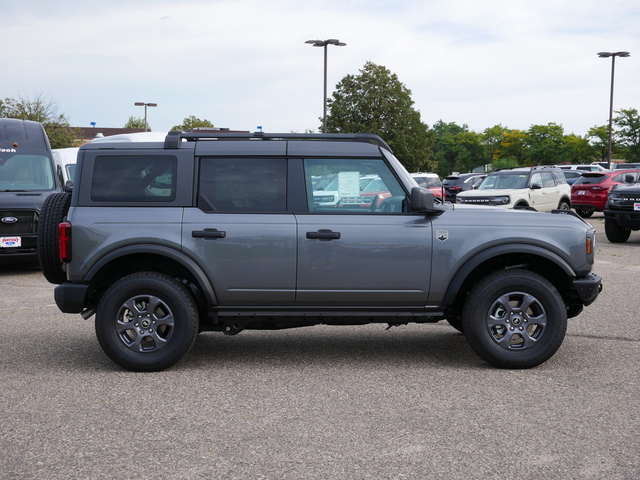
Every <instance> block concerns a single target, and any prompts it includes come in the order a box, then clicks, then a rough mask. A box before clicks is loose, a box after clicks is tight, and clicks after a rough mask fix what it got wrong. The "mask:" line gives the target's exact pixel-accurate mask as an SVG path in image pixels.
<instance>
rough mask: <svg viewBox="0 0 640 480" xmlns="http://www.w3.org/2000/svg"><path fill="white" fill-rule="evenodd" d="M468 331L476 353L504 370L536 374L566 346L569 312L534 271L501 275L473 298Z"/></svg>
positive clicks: (465, 318) (483, 283)
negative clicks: (533, 369)
mask: <svg viewBox="0 0 640 480" xmlns="http://www.w3.org/2000/svg"><path fill="white" fill-rule="evenodd" d="M462 328H463V331H464V334H465V337H466V338H467V341H468V342H469V344H470V345H471V348H472V349H473V350H474V351H475V352H476V353H477V354H478V355H479V356H480V357H481V358H482V359H484V360H485V361H487V362H489V363H490V364H492V365H495V366H497V367H501V368H531V367H535V366H537V365H540V364H541V363H544V362H546V361H547V360H548V359H549V358H551V357H552V356H553V355H554V354H555V353H556V351H557V350H558V348H560V345H561V344H562V341H563V340H564V336H565V333H566V330H567V312H566V309H565V305H564V302H563V300H562V297H561V296H560V293H559V292H558V291H557V290H556V288H555V287H554V286H553V285H552V284H551V283H550V282H549V281H548V280H546V279H545V278H543V277H542V276H540V275H538V274H536V273H533V272H531V271H529V270H521V269H513V270H500V271H498V272H494V273H492V274H489V275H488V276H486V277H485V278H484V279H482V280H480V281H479V282H478V283H477V284H476V285H475V286H474V287H473V289H472V290H471V292H470V293H469V295H468V297H467V301H466V303H465V305H464V308H463V312H462Z"/></svg>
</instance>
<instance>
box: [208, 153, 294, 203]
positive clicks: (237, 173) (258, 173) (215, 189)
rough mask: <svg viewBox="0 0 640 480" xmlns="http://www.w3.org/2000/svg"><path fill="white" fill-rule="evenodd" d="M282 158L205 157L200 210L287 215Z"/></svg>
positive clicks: (285, 171)
mask: <svg viewBox="0 0 640 480" xmlns="http://www.w3.org/2000/svg"><path fill="white" fill-rule="evenodd" d="M286 169H287V163H286V160H285V159H283V158H260V159H256V158H202V159H201V160H200V179H199V186H198V208H200V209H201V210H203V211H205V212H223V213H225V212H234V213H242V212H247V213H249V212H272V213H279V212H286V210H287V196H286V188H287V187H286V178H287V170H286Z"/></svg>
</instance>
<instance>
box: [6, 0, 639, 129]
mask: <svg viewBox="0 0 640 480" xmlns="http://www.w3.org/2000/svg"><path fill="white" fill-rule="evenodd" d="M0 4H1V6H2V8H1V11H2V25H1V27H0V45H2V50H1V55H0V58H1V63H2V70H1V71H2V78H1V79H0V98H5V97H13V98H16V97H18V96H23V97H24V96H28V97H35V96H37V95H43V96H47V97H50V98H52V99H53V100H55V101H56V103H57V105H58V109H59V113H63V114H65V115H66V116H67V117H68V118H69V121H70V123H71V125H72V126H87V127H88V126H90V125H91V122H96V124H97V128H98V129H99V128H100V127H122V126H124V124H125V122H126V121H127V120H128V118H129V117H130V116H131V115H133V116H136V117H143V116H144V108H143V107H135V106H134V105H133V104H134V103H135V102H154V103H157V104H158V107H156V108H149V110H148V119H149V124H150V126H151V128H152V129H153V130H154V131H166V130H169V129H170V128H171V127H172V126H174V125H178V124H180V123H182V121H183V119H184V118H185V117H188V116H190V115H195V116H196V117H198V118H201V119H207V120H209V121H211V122H212V123H213V124H214V125H215V126H216V127H228V128H231V129H237V130H250V131H254V130H255V129H256V127H257V126H258V125H260V126H262V127H263V130H264V131H266V132H292V131H298V132H304V131H305V130H307V129H309V130H314V131H318V130H319V127H320V120H319V118H320V117H321V116H322V101H323V99H322V89H323V49H322V48H316V47H312V46H310V45H306V44H305V43H304V42H305V41H306V40H311V39H314V40H315V39H321V40H324V39H329V38H336V39H339V40H340V41H342V42H345V43H346V44H347V45H346V46H345V47H333V46H330V47H329V50H328V59H329V61H328V90H329V95H331V92H332V90H333V89H334V87H335V85H336V84H337V83H338V82H339V81H340V80H341V79H342V78H343V77H344V76H345V75H347V74H358V73H359V70H360V69H362V68H363V66H364V64H365V62H367V61H371V62H374V63H376V64H378V65H383V66H385V67H387V68H388V69H389V70H390V71H391V72H392V73H395V74H397V75H398V78H399V79H400V81H401V82H402V83H403V84H404V85H405V86H406V87H407V88H409V89H410V90H411V92H412V99H413V100H414V102H415V104H414V107H415V108H416V109H417V110H419V111H420V113H421V116H422V121H423V122H425V123H426V124H428V125H429V126H432V125H433V124H434V122H436V121H438V120H443V121H445V122H455V123H457V124H459V125H462V124H467V125H468V126H469V128H470V129H471V130H474V131H476V132H481V131H483V130H484V129H485V128H488V127H492V126H494V125H497V124H502V126H504V127H507V128H513V129H523V130H526V129H528V128H529V127H530V126H531V125H534V124H535V125H539V124H543V125H545V124H547V123H550V122H554V123H557V124H561V125H562V126H563V127H564V129H565V133H567V134H568V133H575V134H577V135H585V134H586V133H587V131H588V130H589V128H591V127H592V126H595V125H605V124H607V122H608V118H609V93H610V85H611V83H610V82H611V59H602V58H599V57H598V56H597V53H598V52H601V51H611V52H615V51H628V52H630V53H631V57H629V58H617V59H616V64H615V65H616V68H615V93H614V110H618V109H621V108H636V109H639V110H640V2H639V1H638V0H598V1H596V0H415V1H414V0H397V1H378V0H368V1H359V0H338V1H322V0H315V1H313V2H310V1H309V2H308V1H302V0H298V1H294V0H268V1H267V0H262V1H260V0H229V1H225V0H209V1H205V0H201V1H197V0H193V1H191V0H184V1H179V0H127V1H124V0H109V1H102V2H99V1H82V2H80V1H76V0H55V1H52V0H20V1H11V2H10V1H9V0H0Z"/></svg>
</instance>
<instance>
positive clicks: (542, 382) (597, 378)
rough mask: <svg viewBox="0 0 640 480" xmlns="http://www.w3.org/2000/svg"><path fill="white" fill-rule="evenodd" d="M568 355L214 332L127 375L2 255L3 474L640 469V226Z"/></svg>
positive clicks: (613, 262)
mask: <svg viewBox="0 0 640 480" xmlns="http://www.w3.org/2000/svg"><path fill="white" fill-rule="evenodd" d="M589 221H590V222H591V223H592V224H593V225H594V226H595V227H596V229H597V231H598V235H597V256H596V265H595V268H594V271H595V272H596V273H598V274H600V275H602V276H603V279H604V282H603V283H604V290H603V292H602V294H601V295H600V297H599V298H598V300H597V301H596V303H595V304H594V305H592V306H590V307H588V308H586V309H585V311H584V312H583V313H582V314H581V315H580V316H579V317H577V318H574V319H571V320H570V322H569V330H568V334H567V337H566V339H565V341H564V344H563V345H562V347H561V348H560V350H559V351H558V353H557V354H556V355H555V356H554V357H553V358H552V359H551V360H549V361H548V362H547V363H545V364H544V365H542V366H540V367H537V368H534V369H531V370H525V371H511V370H498V369H495V368H492V367H490V366H488V365H487V364H485V363H483V362H482V361H481V360H480V359H479V358H478V357H476V356H475V354H474V353H473V352H472V351H471V349H470V348H469V347H468V346H467V343H466V340H465V339H464V337H463V336H462V335H461V334H459V333H458V332H456V331H455V330H454V329H453V328H451V327H450V326H448V325H447V324H445V323H443V322H441V323H439V324H435V325H410V326H406V327H398V328H392V329H390V330H385V326H381V325H370V326H364V327H327V326H318V327H313V328H304V329H295V330H286V331H278V332H252V331H246V332H243V333H241V334H239V335H238V336H235V337H227V336H223V335H221V334H215V333H205V334H202V335H201V336H200V337H199V338H198V340H197V342H196V345H195V347H194V348H193V350H192V351H191V352H190V354H189V355H188V356H187V357H186V358H185V359H183V360H182V361H181V362H180V363H179V364H178V365H177V366H176V367H174V368H172V369H170V370H167V371H165V372H160V373H146V374H142V373H131V372H126V371H124V370H122V369H120V368H119V367H117V366H116V365H115V364H113V363H112V362H111V361H110V360H109V359H108V358H107V357H106V356H105V355H104V354H103V353H102V351H101V349H100V347H99V345H98V342H97V340H96V338H95V334H94V331H93V323H92V321H91V320H89V321H85V320H82V319H81V317H80V316H79V315H65V314H62V313H60V312H59V311H58V309H57V307H56V306H55V304H54V302H53V294H52V291H53V286H52V285H50V284H48V283H47V282H46V281H45V279H44V278H43V277H42V274H41V273H40V271H39V270H37V269H34V268H26V267H20V266H13V267H11V266H0V286H1V288H2V295H1V296H0V306H1V308H2V312H3V314H2V318H0V327H1V330H2V335H1V336H0V354H1V363H0V365H1V366H0V375H1V378H2V381H1V385H2V390H1V392H0V408H1V409H2V412H3V414H2V416H1V417H0V439H1V442H0V444H1V445H2V449H1V450H0V478H2V479H5V478H6V479H34V478H38V479H68V478H82V479H88V478H100V479H139V478H153V479H200V478H215V479H431V478H433V479H440V478H442V479H445V478H446V479H501V480H502V479H509V478H520V479H530V480H534V479H535V480H539V479H609V480H614V479H638V478H640V401H639V400H638V399H639V398H640V385H639V380H638V377H639V373H640V348H639V344H640V318H639V317H640V314H639V313H638V312H639V308H638V306H640V297H638V296H637V295H638V293H637V291H638V285H639V283H640V282H639V278H640V277H639V275H640V233H639V232H634V233H632V235H631V238H630V239H629V241H628V242H627V243H626V244H622V245H613V244H610V243H609V242H608V241H607V240H606V237H605V236H604V230H603V224H602V217H601V216H600V215H599V214H596V216H594V217H593V218H592V219H589Z"/></svg>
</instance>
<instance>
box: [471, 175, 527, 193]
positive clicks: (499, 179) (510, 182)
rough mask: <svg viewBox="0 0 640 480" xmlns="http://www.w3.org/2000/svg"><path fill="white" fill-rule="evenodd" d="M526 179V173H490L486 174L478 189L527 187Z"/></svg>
mask: <svg viewBox="0 0 640 480" xmlns="http://www.w3.org/2000/svg"><path fill="white" fill-rule="evenodd" d="M528 180H529V174H528V173H496V174H493V173H492V174H491V175H487V177H486V178H485V179H484V182H482V183H481V184H480V186H479V187H478V190H489V189H499V190H503V189H507V188H527V183H528Z"/></svg>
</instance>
